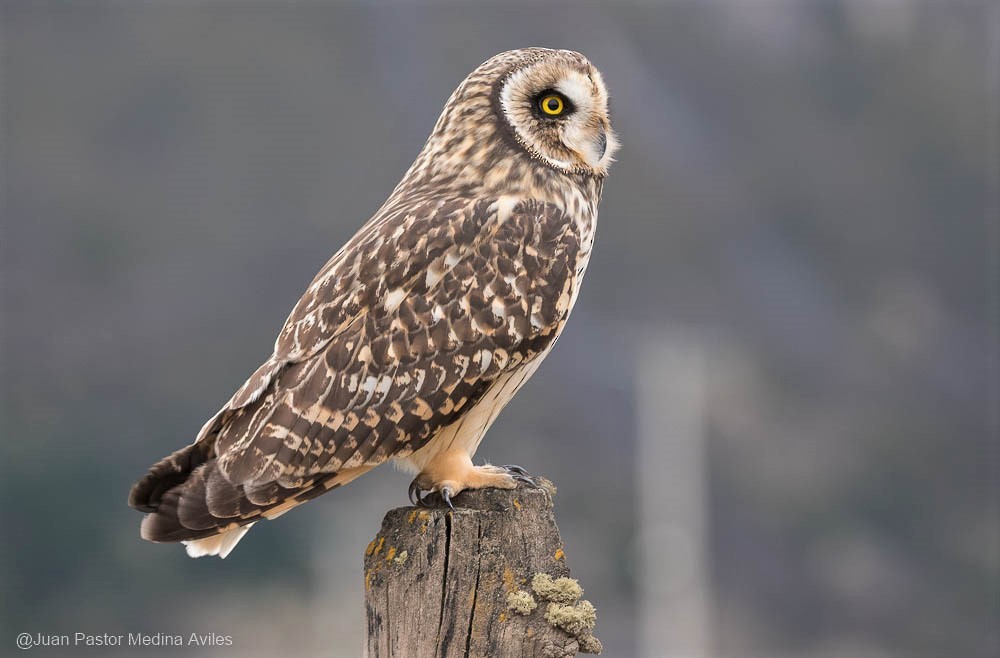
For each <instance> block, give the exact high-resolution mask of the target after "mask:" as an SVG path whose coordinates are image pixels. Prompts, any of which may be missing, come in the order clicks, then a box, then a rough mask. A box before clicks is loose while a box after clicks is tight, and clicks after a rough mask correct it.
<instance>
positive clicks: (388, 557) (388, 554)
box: [385, 546, 396, 562]
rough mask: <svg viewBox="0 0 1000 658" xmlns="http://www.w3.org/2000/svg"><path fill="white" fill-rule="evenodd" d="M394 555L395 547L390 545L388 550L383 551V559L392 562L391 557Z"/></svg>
mask: <svg viewBox="0 0 1000 658" xmlns="http://www.w3.org/2000/svg"><path fill="white" fill-rule="evenodd" d="M394 557H396V547H395V546H390V547H389V550H388V551H386V552H385V561H386V562H392V558H394Z"/></svg>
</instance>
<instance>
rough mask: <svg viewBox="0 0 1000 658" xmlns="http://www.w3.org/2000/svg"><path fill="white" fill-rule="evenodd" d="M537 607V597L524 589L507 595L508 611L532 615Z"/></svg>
mask: <svg viewBox="0 0 1000 658" xmlns="http://www.w3.org/2000/svg"><path fill="white" fill-rule="evenodd" d="M537 607H538V603H537V602H536V601H535V597H533V596H532V595H531V594H530V593H529V592H525V591H524V590H523V589H519V590H517V591H516V592H511V593H510V594H508V595H507V609H508V610H513V611H514V612H516V613H517V614H519V615H528V614H531V611H532V610H534V609H535V608H537Z"/></svg>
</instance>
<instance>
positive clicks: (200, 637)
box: [17, 632, 233, 649]
mask: <svg viewBox="0 0 1000 658" xmlns="http://www.w3.org/2000/svg"><path fill="white" fill-rule="evenodd" d="M231 646H233V636H232V635H222V634H220V633H189V634H177V633H83V632H76V633H58V634H57V633H21V634H20V635H18V636H17V647H18V648H19V649H31V648H33V647H231Z"/></svg>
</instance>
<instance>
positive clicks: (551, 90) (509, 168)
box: [402, 48, 618, 189]
mask: <svg viewBox="0 0 1000 658" xmlns="http://www.w3.org/2000/svg"><path fill="white" fill-rule="evenodd" d="M617 148H618V140H617V138H616V137H615V134H614V132H613V131H612V130H611V121H610V118H609V115H608V91H607V88H605V86H604V81H603V80H602V79H601V74H600V73H599V72H598V71H597V69H596V68H594V65H593V64H591V63H590V62H589V61H588V60H587V58H586V57H584V56H583V55H581V54H580V53H576V52H572V51H569V50H549V49H547V48H524V49H521V50H511V51H508V52H505V53H500V54H499V55H496V56H495V57H491V58H490V59H489V60H487V61H486V62H484V63H483V64H482V65H480V66H479V67H478V68H477V69H476V70H475V71H473V72H472V73H471V74H469V76H468V77H467V78H466V79H465V80H464V81H463V82H462V84H460V85H459V86H458V88H457V89H456V90H455V92H454V93H453V94H452V95H451V98H450V99H448V103H447V104H446V105H445V107H444V111H443V112H442V113H441V117H440V118H439V119H438V121H437V124H436V125H435V126H434V132H432V133H431V136H430V138H429V139H428V140H427V144H426V145H425V146H424V149H423V151H421V154H420V156H419V157H418V158H417V160H416V162H414V164H413V166H412V167H411V168H410V171H409V172H408V175H407V176H406V178H404V182H403V183H402V184H403V185H407V184H417V185H419V184H428V183H432V184H435V185H442V184H450V185H456V186H473V187H475V186H480V187H487V188H497V189H506V188H510V187H511V186H516V185H517V183H518V182H520V183H522V184H527V185H530V184H531V182H532V181H534V182H538V178H539V176H542V175H543V174H544V173H545V172H551V173H553V174H556V173H562V174H567V175H570V176H574V177H580V176H582V177H585V178H589V179H591V180H601V179H603V178H604V177H605V176H606V175H607V173H608V166H609V165H610V164H611V162H612V159H613V156H614V153H615V150H616V149H617ZM538 164H541V165H543V166H542V167H538V166H536V165H538ZM526 181H527V182H526Z"/></svg>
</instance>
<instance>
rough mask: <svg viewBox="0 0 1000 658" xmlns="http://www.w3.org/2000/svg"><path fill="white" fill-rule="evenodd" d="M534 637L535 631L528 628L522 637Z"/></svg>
mask: <svg viewBox="0 0 1000 658" xmlns="http://www.w3.org/2000/svg"><path fill="white" fill-rule="evenodd" d="M534 636H535V629H533V628H531V627H530V626H529V627H528V630H526V631H524V637H534Z"/></svg>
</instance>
